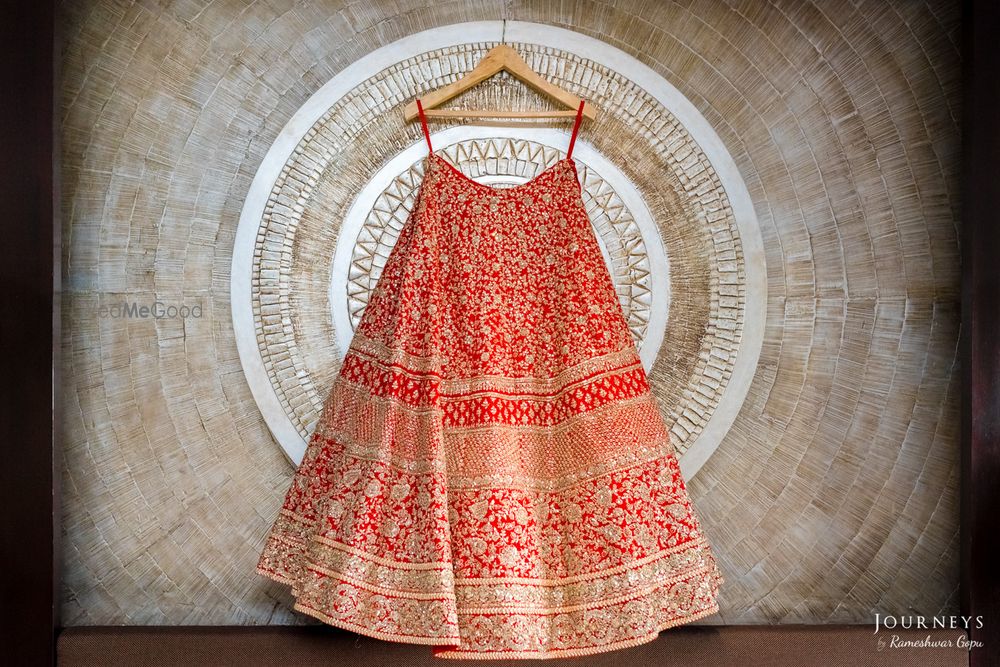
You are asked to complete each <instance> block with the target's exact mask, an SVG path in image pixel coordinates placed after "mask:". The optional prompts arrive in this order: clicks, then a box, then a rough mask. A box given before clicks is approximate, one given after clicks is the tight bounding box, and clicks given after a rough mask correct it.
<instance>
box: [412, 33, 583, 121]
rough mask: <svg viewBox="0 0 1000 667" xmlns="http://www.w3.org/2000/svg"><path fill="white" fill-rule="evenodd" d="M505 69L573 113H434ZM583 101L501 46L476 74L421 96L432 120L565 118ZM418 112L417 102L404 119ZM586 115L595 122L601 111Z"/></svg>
mask: <svg viewBox="0 0 1000 667" xmlns="http://www.w3.org/2000/svg"><path fill="white" fill-rule="evenodd" d="M501 70H504V71H506V72H508V73H509V74H510V75H511V76H513V77H514V78H515V79H518V80H519V81H521V82H522V83H525V84H527V85H528V86H530V87H531V88H533V89H534V90H535V91H537V92H539V93H541V94H542V95H545V96H546V97H549V98H551V99H552V100H554V101H556V102H558V103H560V104H561V105H562V106H564V107H566V108H567V109H570V110H571V111H569V112H568V113H566V114H560V115H552V114H553V113H554V112H552V111H543V112H540V113H541V114H544V115H537V116H529V115H521V114H526V113H533V112H519V111H518V112H512V111H502V112H498V111H489V112H485V113H484V112H478V111H469V110H465V109H439V110H437V111H431V110H432V109H434V107H437V106H440V105H441V104H444V103H445V102H447V101H448V100H450V99H452V98H453V97H455V96H457V95H459V94H460V93H463V92H465V91H466V90H468V89H469V88H472V87H473V86H475V85H476V84H478V83H480V82H481V81H485V80H486V79H488V78H490V77H491V76H493V75H494V74H496V73H498V72H500V71H501ZM580 100H581V98H579V97H577V96H576V95H574V94H573V93H571V92H569V91H568V90H565V89H564V88H560V87H559V86H557V85H555V84H554V83H552V82H551V81H549V80H548V79H546V78H545V77H543V76H542V75H540V74H538V73H537V72H535V71H534V70H533V69H531V66H530V65H528V63H526V62H525V61H524V59H523V58H522V57H521V56H520V54H519V53H518V52H517V51H515V50H514V49H512V48H511V47H510V46H507V45H506V44H498V45H497V46H494V47H493V48H492V49H490V50H489V52H487V54H486V55H485V56H483V59H482V60H480V61H479V63H477V64H476V66H475V67H474V68H473V69H472V71H470V72H467V73H466V74H465V75H464V76H462V77H461V78H460V79H459V80H458V81H454V82H452V83H449V84H448V85H446V86H443V87H441V88H438V89H437V90H433V91H431V92H429V93H426V94H424V95H421V96H420V102H421V104H422V105H423V107H424V115H425V116H427V117H432V118H434V117H437V118H462V117H472V118H481V117H484V116H489V117H503V118H561V117H563V115H565V116H575V115H576V110H577V109H578V108H579V106H580ZM445 111H450V112H452V113H451V114H445V113H443V112H445ZM418 113H419V112H418V111H417V102H416V100H414V101H412V102H410V103H409V104H407V105H406V106H405V107H404V108H403V117H404V118H405V119H406V120H407V121H410V120H413V119H414V118H416V117H417V115H418ZM583 115H584V116H586V117H587V118H590V119H591V120H593V119H595V118H596V117H597V111H596V110H595V109H594V105H592V104H589V103H588V104H585V105H584V108H583Z"/></svg>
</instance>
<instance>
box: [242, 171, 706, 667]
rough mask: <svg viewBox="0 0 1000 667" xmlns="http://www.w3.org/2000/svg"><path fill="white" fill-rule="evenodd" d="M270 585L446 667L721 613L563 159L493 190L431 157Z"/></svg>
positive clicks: (607, 641)
mask: <svg viewBox="0 0 1000 667" xmlns="http://www.w3.org/2000/svg"><path fill="white" fill-rule="evenodd" d="M257 571H258V572H259V573H261V574H263V575H265V576H268V577H271V578H273V579H275V580H277V581H281V582H284V583H286V584H289V585H290V586H291V589H292V593H293V595H294V597H295V603H294V608H295V609H296V610H299V611H301V612H303V613H306V614H309V615H311V616H314V617H315V618H317V619H320V620H322V621H323V622H325V623H329V624H331V625H336V626H339V627H343V628H347V629H350V630H354V631H356V632H359V633H361V634H366V635H370V636H373V637H378V638H381V639H387V640H393V641H400V642H410V643H418V644H430V645H432V646H433V651H434V654H435V655H436V656H438V657H443V658H546V657H561V656H573V655H586V654H591V653H599V652H603V651H610V650H614V649H617V648H622V647H625V646H634V645H636V644H640V643H643V642H647V641H650V640H652V639H654V638H655V637H656V635H657V633H658V632H659V631H661V630H663V629H664V628H667V627H671V626H674V625H678V624H681V623H687V622H690V621H693V620H695V619H698V618H701V617H703V616H706V615H708V614H711V613H714V612H716V611H718V604H717V600H716V598H717V595H718V589H719V586H720V584H721V583H722V582H723V578H722V576H721V574H720V573H719V570H718V568H717V566H716V562H715V559H714V557H713V554H712V551H711V548H710V546H709V544H708V542H707V540H706V538H705V536H704V534H703V533H702V530H701V526H700V525H699V523H698V520H697V517H696V515H695V513H694V510H693V508H692V506H691V504H690V501H689V500H688V497H687V492H686V489H685V485H684V480H683V479H682V477H681V473H680V468H679V466H678V463H677V459H676V457H675V454H674V451H673V447H672V446H671V444H670V434H669V432H668V431H667V430H666V427H665V424H664V423H663V420H662V417H661V415H660V413H659V411H658V408H657V405H656V401H655V399H654V397H653V395H652V393H651V391H650V387H649V383H648V380H647V377H646V374H645V371H644V369H643V367H642V364H641V362H640V360H639V357H638V352H637V350H636V349H635V345H634V343H633V342H632V338H631V336H630V334H629V331H628V327H627V324H626V321H625V318H624V314H623V313H622V310H621V307H620V305H619V302H618V298H617V294H616V292H615V289H614V285H613V283H612V281H611V277H610V275H609V274H608V271H607V268H606V267H605V264H604V260H603V256H602V255H601V251H600V248H599V246H598V243H597V239H596V237H595V235H594V232H593V230H592V228H591V226H590V222H589V219H588V217H587V214H586V211H585V209H584V207H583V203H582V199H581V198H580V186H579V182H578V178H577V173H576V166H575V163H574V162H573V161H572V160H571V159H569V158H565V159H563V160H560V161H558V162H556V163H554V164H553V165H551V166H550V167H548V168H547V169H545V170H544V171H542V172H541V173H540V174H538V175H537V176H536V177H534V178H533V179H531V180H530V181H528V182H526V183H523V184H521V185H518V186H514V187H511V188H493V187H491V186H487V185H483V184H480V183H477V182H475V181H473V180H471V179H470V178H468V177H467V176H465V175H464V174H462V173H461V172H459V171H458V170H457V169H456V168H455V167H454V166H452V165H451V164H450V163H449V162H447V161H446V160H445V159H444V158H442V157H440V156H438V155H436V154H431V155H430V156H429V157H428V160H427V163H426V169H425V174H424V182H423V184H422V185H421V188H420V190H419V192H418V195H417V198H416V202H415V204H414V208H413V210H412V211H411V215H410V217H409V219H408V221H407V223H406V225H404V227H403V229H402V230H401V232H400V235H399V238H398V240H397V243H396V246H395V248H394V249H393V251H392V253H391V254H390V256H389V258H388V260H387V262H386V265H385V267H384V269H383V272H382V275H381V277H380V279H379V281H378V283H377V284H376V287H375V290H374V292H373V294H372V295H371V299H370V301H369V304H368V306H367V308H366V310H365V312H364V314H363V317H362V318H361V321H360V323H359V325H358V329H357V331H356V332H355V336H354V338H353V340H352V342H351V346H350V348H349V349H348V351H347V354H346V356H345V359H344V363H343V365H342V367H341V369H340V373H339V374H338V376H337V378H336V380H335V382H334V385H333V387H332V389H331V391H330V393H329V396H328V398H327V399H326V403H325V405H324V409H323V412H322V414H321V417H320V420H319V423H318V425H317V427H316V430H315V432H314V433H313V435H312V437H311V439H310V441H309V443H308V447H307V449H306V452H305V455H304V457H303V459H302V462H301V464H300V465H299V467H298V469H297V470H296V472H295V475H294V477H293V479H292V483H291V486H290V488H289V490H288V493H287V495H286V497H285V501H284V503H283V505H282V508H281V511H280V513H279V515H278V518H277V519H276V521H275V523H274V525H273V527H272V528H271V531H270V533H269V535H268V538H267V542H266V544H265V547H264V550H263V552H262V554H261V556H260V560H259V562H258V565H257Z"/></svg>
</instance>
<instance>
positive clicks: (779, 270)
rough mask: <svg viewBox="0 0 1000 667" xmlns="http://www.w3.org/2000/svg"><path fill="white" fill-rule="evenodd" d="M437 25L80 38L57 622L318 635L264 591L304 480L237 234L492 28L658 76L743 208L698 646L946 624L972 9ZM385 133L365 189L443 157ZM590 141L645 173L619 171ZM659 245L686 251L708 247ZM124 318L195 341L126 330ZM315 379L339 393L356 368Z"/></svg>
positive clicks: (702, 486)
mask: <svg viewBox="0 0 1000 667" xmlns="http://www.w3.org/2000/svg"><path fill="white" fill-rule="evenodd" d="M422 4H423V3H399V2H356V3H346V4H342V3H333V2H331V3H321V2H305V3H301V2H300V3H296V2H291V1H288V2H282V1H271V2H249V3H236V2H226V1H222V2H214V3H203V2H178V3H152V2H140V3H128V2H110V1H100V2H67V3H65V5H64V6H63V7H62V9H61V12H62V21H63V25H64V28H63V35H64V38H65V51H64V56H63V85H62V91H61V95H62V105H63V106H62V117H63V125H62V148H63V164H62V179H63V185H62V195H63V201H62V207H63V217H64V225H65V228H64V232H63V233H64V241H65V248H64V253H63V260H64V280H65V284H64V289H65V296H64V311H63V315H62V316H63V328H64V332H65V338H64V363H65V368H64V369H63V374H64V387H63V391H64V397H63V400H64V408H65V412H64V414H63V421H64V425H63V429H64V434H65V443H64V453H65V463H64V481H63V491H64V498H63V518H64V538H63V539H64V542H63V544H64V550H65V553H64V556H65V564H64V591H63V618H64V623H66V624H67V625H83V624H105V623H106V624H114V623H126V624H232V623H237V624H239V623H293V622H311V621H307V620H306V619H304V618H302V617H301V616H299V615H298V614H294V613H293V612H291V611H290V605H289V604H288V603H289V600H290V596H289V595H288V594H287V592H286V590H285V589H284V588H283V587H281V586H279V585H277V584H273V583H271V582H269V581H266V580H264V579H263V578H261V577H259V575H256V574H255V573H254V571H253V569H254V564H255V562H256V558H257V555H258V553H259V550H260V547H261V543H262V539H263V537H264V533H265V531H266V529H267V528H268V526H269V525H270V523H271V522H272V521H273V519H274V517H275V514H276V512H277V510H278V507H279V505H280V502H281V499H282V497H283V494H284V492H285V490H286V489H287V486H288V483H289V481H290V477H291V474H292V469H291V467H290V465H289V463H288V461H287V460H286V458H285V456H284V454H283V453H282V451H281V449H280V448H279V447H278V446H277V445H276V443H275V439H274V438H273V437H272V435H271V433H270V431H269V430H268V428H267V426H266V425H265V423H264V419H263V417H262V415H261V410H260V408H259V407H258V405H257V403H256V402H255V401H254V398H253V396H252V395H251V392H250V389H249V387H248V384H247V379H246V377H245V375H244V371H243V368H242V367H241V364H240V358H239V354H238V352H237V348H236V342H235V333H234V330H233V324H232V319H231V312H230V309H231V304H230V267H231V264H232V258H233V257H232V253H233V246H234V241H235V232H236V228H237V223H238V221H239V216H240V211H241V208H242V207H243V203H244V200H245V199H246V197H247V193H248V190H249V188H250V182H251V180H252V179H253V177H254V174H255V173H256V172H257V170H258V168H259V167H260V164H261V161H262V160H263V157H264V155H265V153H266V152H267V151H268V149H269V147H270V146H271V145H272V144H273V143H274V142H275V140H276V138H277V136H278V133H279V132H280V131H281V129H282V128H283V127H284V126H285V124H286V123H287V122H288V120H289V118H291V117H292V115H293V114H294V113H295V112H296V110H297V109H299V108H300V107H301V106H302V105H303V103H304V102H305V101H306V100H307V99H309V98H310V96H312V94H313V93H314V92H316V90H317V89H319V88H320V87H321V86H322V85H323V84H324V83H326V82H327V81H328V80H330V79H331V78H332V77H333V76H334V75H336V74H337V73H338V72H339V71H341V70H342V69H343V68H345V67H346V66H348V65H350V64H351V63H352V62H354V61H356V60H357V59H358V58H360V57H362V56H364V55H365V54H367V53H370V52H371V51H373V50H375V49H377V48H379V47H381V46H384V45H386V44H388V43H390V42H393V41H394V40H397V39H400V38H403V37H405V36H407V35H409V34H412V33H414V32H418V31H421V30H426V29H428V28H434V27H438V26H444V25H447V24H450V23H455V22H460V21H477V20H494V19H498V18H508V19H513V20H518V21H531V22H537V23H542V24H547V25H553V26H559V27H562V28H567V29H570V30H573V31H577V32H580V33H583V34H585V35H587V36H590V37H593V38H595V39H598V40H601V41H603V42H605V43H607V44H610V45H612V46H614V47H617V48H619V49H621V50H623V51H625V52H627V53H628V54H630V55H632V56H634V57H635V58H637V59H638V60H640V61H641V62H642V63H644V64H645V65H647V66H648V67H650V68H652V69H653V70H655V71H656V72H658V73H659V74H660V75H662V76H663V77H664V78H666V79H667V80H668V81H669V82H670V83H671V84H673V85H674V86H676V88H677V89H679V91H680V92H681V93H682V94H683V95H684V96H685V97H686V98H687V99H688V100H690V101H691V102H692V103H693V104H694V105H695V106H696V107H697V109H698V111H699V112H700V113H701V114H702V115H703V116H704V117H705V118H706V119H707V120H708V122H709V123H710V124H711V126H712V127H713V128H714V130H715V132H716V133H718V135H719V136H720V137H721V139H722V142H723V143H724V145H725V149H726V150H727V151H728V152H729V154H730V155H731V156H732V158H733V159H734V161H735V163H736V165H737V166H738V169H739V172H740V176H741V177H742V179H743V181H744V183H745V184H746V187H747V189H748V190H749V193H750V196H751V199H752V202H753V207H754V212H755V214H756V218H757V222H758V224H759V228H760V233H761V236H762V238H763V242H764V251H765V260H766V278H767V303H766V322H765V326H764V340H763V347H762V350H761V353H760V358H759V361H758V363H757V367H756V369H755V372H754V374H753V378H752V383H751V385H750V390H749V393H748V395H747V398H746V400H745V401H744V402H743V404H742V406H741V409H740V411H739V413H738V415H737V416H736V419H735V421H734V422H733V425H732V427H731V428H730V429H729V430H728V432H727V433H726V435H725V438H724V439H723V440H722V441H721V443H720V444H719V446H718V448H717V449H716V450H715V451H714V452H713V453H712V456H711V457H710V458H708V460H707V461H706V462H705V463H704V465H703V466H702V467H701V468H700V470H699V472H698V474H697V475H696V476H695V477H694V478H693V479H691V480H690V481H689V488H690V490H691V494H692V498H693V501H694V503H695V506H696V507H697V508H698V511H699V514H700V516H701V517H702V520H703V523H704V524H705V530H706V532H707V534H708V536H709V538H710V540H711V541H712V544H713V546H714V548H715V551H716V553H717V555H718V558H719V561H720V566H721V567H722V569H723V571H724V574H725V575H726V580H727V581H726V585H725V586H724V587H723V589H722V592H721V598H720V604H721V606H722V613H721V614H720V615H719V616H718V617H715V618H712V619H706V622H720V623H787V622H808V623H831V622H868V621H870V620H871V618H872V614H873V613H874V612H876V611H877V612H879V613H883V614H891V613H896V614H905V613H913V614H915V613H922V614H925V615H931V614H935V613H950V612H954V611H955V610H956V609H957V589H958V521H957V520H958V496H957V484H958V465H959V459H958V448H957V445H958V426H959V423H958V393H957V389H958V366H957V357H956V346H957V340H958V321H959V312H958V289H959V274H958V269H959V252H958V232H957V223H956V221H957V219H958V213H959V208H958V180H957V174H958V148H959V132H958V130H959V128H958V118H959V108H958V99H959V83H960V79H959V66H960V62H959V58H958V44H957V39H958V12H957V8H956V6H955V4H956V3H952V2H947V1H945V0H941V1H931V0H928V1H927V2H917V1H903V0H896V1H893V2H883V1H880V0H868V1H865V2H846V1H837V0H829V1H823V0H814V1H813V2H807V1H802V0H795V1H792V0H788V1H785V2H778V1H775V2H765V1H763V0H747V1H746V2H721V1H720V2H715V1H710V0H690V1H688V2H629V1H621V2H614V3H598V2H556V1H554V0H552V1H545V0H542V1H538V2H526V3H519V2H452V3H446V2H442V3H435V4H434V6H433V7H423V6H422ZM623 74H624V75H626V76H627V75H628V72H623ZM438 85H440V83H434V84H433V85H432V86H431V87H436V86H438ZM506 85H507V84H506V83H501V84H498V86H499V88H498V89H499V90H507V89H509V87H508V88H505V87H504V86H506ZM525 99H528V98H525ZM481 104H482V102H480V103H479V104H477V106H479V105H481ZM611 121H613V119H610V120H608V121H605V122H611ZM386 127H387V128H389V129H388V130H386V131H387V132H389V133H390V134H388V135H386V141H395V142H396V144H395V145H393V146H383V150H384V151H385V154H383V155H377V156H372V155H371V153H370V151H369V152H359V154H358V155H360V156H364V155H367V156H368V157H367V158H361V159H358V160H356V161H355V162H353V163H352V164H351V166H350V169H353V170H355V171H356V172H357V173H355V174H354V176H355V177H356V179H355V180H356V181H357V182H358V183H361V182H363V181H364V179H365V178H366V174H368V173H369V172H370V171H371V170H373V169H376V168H378V167H379V166H380V162H381V161H382V160H384V159H385V157H386V156H388V155H390V154H392V153H393V152H395V151H399V150H401V149H403V148H404V147H406V146H409V145H410V144H411V143H413V142H416V141H422V135H420V130H419V126H418V125H417V126H414V125H410V126H406V127H398V128H397V130H396V134H394V135H393V134H391V129H392V128H391V125H390V123H386ZM609 131H611V132H613V131H614V130H613V128H612V129H611V130H609ZM393 137H394V138H393ZM585 140H588V138H587V137H586V136H585V135H583V134H582V135H581V141H585ZM592 141H593V143H594V145H595V146H596V147H597V148H598V149H600V150H602V151H603V153H604V154H605V155H607V156H608V158H609V159H610V160H612V161H615V162H616V164H620V165H622V166H623V168H625V165H627V164H628V162H627V161H628V159H629V148H630V145H629V144H628V143H627V142H624V143H621V144H619V145H615V146H612V145H605V146H601V145H600V141H599V140H598V139H597V138H595V139H593V140H592ZM633 148H634V146H633ZM633 152H634V151H633ZM640 154H641V151H640ZM632 159H635V157H633V158H632ZM350 169H346V170H345V171H344V172H343V173H348V172H349V171H350ZM638 171H642V170H638ZM636 180H637V182H639V185H642V183H641V179H636ZM681 180H682V181H683V179H681ZM342 182H343V181H340V180H337V179H336V178H333V179H331V180H330V181H329V182H326V183H325V184H324V187H325V188H326V190H324V192H327V193H331V192H333V191H334V190H336V187H337V186H336V184H337V183H342ZM353 182H354V181H352V183H353ZM648 189H649V188H648V187H647V188H646V190H644V191H643V194H644V195H645V196H647V197H648ZM672 191H673V190H671V192H672ZM319 200H320V201H321V202H323V201H339V200H338V199H337V197H335V196H332V195H331V196H330V197H327V198H323V197H320V198H319ZM649 201H652V200H649ZM671 201H672V200H669V198H668V197H662V198H661V200H657V201H655V202H653V203H651V204H650V206H651V208H654V209H655V207H656V205H659V206H664V207H666V208H668V209H670V207H671ZM678 208H679V205H677V206H675V207H674V209H678ZM336 214H337V213H336V211H335V210H332V209H330V210H324V209H323V208H322V205H318V206H317V208H315V209H313V210H311V211H310V212H309V215H308V216H306V222H307V223H308V224H311V225H313V227H314V228H315V229H316V233H315V234H314V235H313V236H312V237H310V240H309V242H308V243H305V244H304V245H302V246H301V249H300V250H297V251H296V252H298V253H299V254H298V255H297V256H302V253H305V254H308V253H309V252H312V253H315V254H321V253H322V249H323V248H324V245H323V244H324V242H325V243H326V244H327V247H328V246H329V244H330V243H332V242H333V241H334V240H335V237H336ZM323 216H327V217H326V218H324V217H323ZM324 220H325V222H326V227H324V225H323V223H324ZM331 221H332V222H331ZM662 229H663V230H664V231H663V234H664V236H665V237H667V240H668V241H670V242H671V243H672V244H673V247H675V248H684V247H686V246H684V243H685V240H686V239H690V238H691V235H690V234H685V233H683V232H682V229H683V228H682V227H670V226H664V227H663V228H662ZM671 229H672V230H673V231H670V230H671ZM688 243H689V245H690V250H689V251H684V252H681V251H676V252H675V253H674V256H675V257H676V258H677V259H678V262H679V263H678V265H677V266H678V267H684V266H689V267H690V268H689V269H688V270H689V271H690V272H691V273H690V274H688V275H689V276H690V277H691V278H692V280H691V281H690V282H691V284H690V285H689V291H685V290H683V289H679V288H672V290H671V296H672V302H671V315H670V321H671V323H672V324H671V326H674V327H675V330H674V334H673V335H674V338H673V339H670V338H669V335H668V340H672V341H674V342H672V343H671V345H670V346H669V349H666V348H667V346H664V349H662V350H661V352H660V354H659V357H658V360H657V363H658V366H657V367H656V368H657V369H658V370H657V372H656V373H654V375H653V376H652V377H653V379H654V381H655V382H656V385H657V388H658V391H659V392H660V395H662V396H666V397H671V396H680V397H683V395H684V386H683V384H682V383H679V382H678V381H677V380H676V375H674V374H673V373H675V372H676V369H678V368H687V367H688V366H691V367H693V366H696V365H697V363H696V361H695V360H694V358H693V356H692V355H694V354H697V351H698V350H699V349H701V348H700V345H701V341H700V339H699V338H698V336H697V326H695V324H696V323H697V322H700V321H702V320H703V319H704V318H705V317H707V316H706V312H708V310H709V304H705V303H703V300H701V301H700V300H699V295H700V294H702V292H701V291H699V290H702V289H703V288H704V289H705V290H707V287H704V286H703V285H700V284H698V283H697V281H696V280H694V278H696V277H697V276H698V275H700V274H699V269H698V267H699V266H703V267H704V266H707V265H706V264H705V262H710V261H712V257H710V256H708V255H705V254H703V253H701V252H700V251H699V250H698V247H697V246H696V244H693V243H691V242H688ZM310 244H311V245H310ZM706 258H707V259H706ZM716 259H717V258H716ZM685 262H687V263H686V264H685ZM699 262H702V264H699ZM679 270H680V269H679ZM680 275H682V276H683V275H685V274H684V273H683V272H682V273H681V274H680ZM308 277H309V274H308V273H304V274H301V276H299V277H297V278H296V280H297V281H298V282H296V283H295V284H296V285H299V286H302V285H304V284H306V283H308V280H307V279H308ZM323 289H325V285H324V286H322V287H321V289H320V291H319V292H309V291H308V290H306V291H304V292H303V294H304V295H305V298H308V299H313V300H316V299H318V296H317V294H320V293H322V290H323ZM123 301H127V302H130V303H137V304H140V305H144V304H151V303H153V302H155V301H160V302H162V303H163V304H164V305H166V306H180V305H187V306H200V307H201V312H200V313H192V314H189V315H188V316H187V317H166V318H120V317H107V316H104V313H102V311H101V309H102V308H109V307H114V306H116V305H119V304H121V303H122V302H123ZM716 305H717V304H716ZM303 312H304V313H305V314H306V316H308V314H309V313H310V312H312V311H310V310H309V309H308V308H306V309H305V310H304V311H303ZM698 318H702V319H698ZM306 319H308V317H306ZM322 326H323V325H322V324H321V323H319V319H317V324H315V327H316V329H317V330H320V329H322ZM685 332H689V333H685ZM668 334H669V328H668ZM311 340H312V341H313V343H312V344H314V345H315V344H316V341H320V342H321V341H322V340H323V339H322V338H313V339H311ZM305 355H306V358H307V359H309V360H311V361H310V363H312V364H313V365H314V366H315V367H316V373H317V376H318V377H320V382H319V384H323V382H327V381H329V379H330V374H331V373H332V371H333V369H334V367H333V366H332V361H333V360H334V358H335V355H334V354H333V350H332V349H331V348H324V347H322V346H321V345H320V346H317V347H316V348H315V349H312V348H310V349H307V350H306V351H305ZM685 372H686V371H685ZM678 400H679V399H678ZM671 405H672V404H671V403H670V402H669V401H667V402H666V404H665V407H666V408H667V409H668V410H670V409H671Z"/></svg>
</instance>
